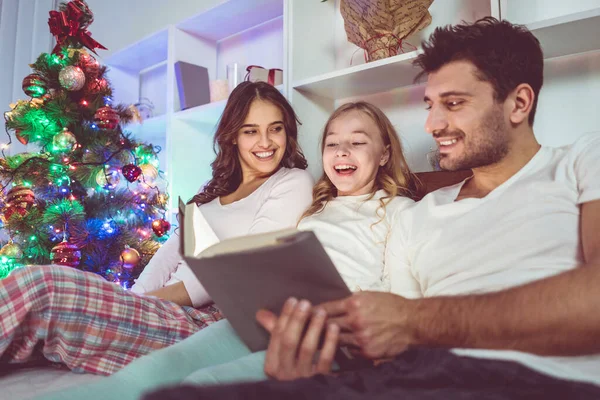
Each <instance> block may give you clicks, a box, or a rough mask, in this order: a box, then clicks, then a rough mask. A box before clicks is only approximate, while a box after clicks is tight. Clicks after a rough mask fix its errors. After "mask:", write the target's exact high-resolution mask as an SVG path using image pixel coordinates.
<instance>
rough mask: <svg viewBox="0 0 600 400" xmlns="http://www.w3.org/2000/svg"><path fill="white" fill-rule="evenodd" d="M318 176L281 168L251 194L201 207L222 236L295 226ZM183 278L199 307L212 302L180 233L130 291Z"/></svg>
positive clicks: (161, 251)
mask: <svg viewBox="0 0 600 400" xmlns="http://www.w3.org/2000/svg"><path fill="white" fill-rule="evenodd" d="M312 187H313V179H312V177H311V175H310V174H309V173H308V172H307V171H304V170H301V169H297V168H292V169H289V168H281V169H280V170H279V171H277V172H276V173H275V174H273V175H272V176H271V177H269V179H267V181H265V182H264V183H263V184H262V185H261V186H260V187H259V188H258V189H256V190H255V191H254V192H252V193H251V194H250V195H248V196H247V197H245V198H243V199H241V200H238V201H235V202H233V203H231V204H226V205H222V204H221V200H220V198H218V197H217V198H216V199H214V200H212V201H211V202H209V203H206V204H202V205H201V206H200V210H201V211H202V215H203V216H204V218H206V221H207V222H208V224H209V225H210V226H211V228H212V229H213V231H214V232H215V234H216V235H217V237H218V238H219V240H224V239H228V238H232V237H236V236H245V235H251V234H255V233H263V232H269V231H276V230H279V229H286V228H293V227H295V226H296V224H297V223H298V219H299V218H300V216H301V215H302V213H303V212H304V211H305V210H306V209H307V208H308V206H309V205H310V204H311V201H312ZM177 282H183V284H184V285H185V288H186V290H187V292H188V294H189V296H190V299H191V300H192V304H193V305H194V307H199V306H201V305H204V304H206V303H208V302H209V301H210V297H209V296H208V294H207V293H206V290H204V288H203V287H202V285H201V284H200V282H199V281H198V279H197V278H196V276H195V275H194V273H193V272H192V270H191V269H190V267H188V265H187V264H186V263H185V261H183V259H182V258H181V254H180V253H179V235H178V233H177V231H176V232H175V233H174V234H173V235H171V237H170V238H169V239H168V240H167V241H166V242H165V243H164V244H163V245H162V247H161V248H160V249H158V251H157V252H156V254H154V257H152V259H151V260H150V262H149V263H148V265H146V267H145V268H144V270H143V271H142V273H141V274H140V276H139V278H138V279H137V280H136V282H135V285H133V287H132V288H131V291H133V292H135V293H140V294H143V293H147V292H149V291H152V290H156V289H159V288H161V287H163V286H166V285H171V284H173V283H177Z"/></svg>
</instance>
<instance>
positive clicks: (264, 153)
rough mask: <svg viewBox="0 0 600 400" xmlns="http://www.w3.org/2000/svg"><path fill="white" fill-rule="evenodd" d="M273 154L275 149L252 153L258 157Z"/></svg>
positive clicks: (266, 156)
mask: <svg viewBox="0 0 600 400" xmlns="http://www.w3.org/2000/svg"><path fill="white" fill-rule="evenodd" d="M273 154H275V151H261V152H260V153H254V155H255V156H256V157H258V158H269V157H271V156H272V155H273Z"/></svg>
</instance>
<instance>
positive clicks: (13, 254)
mask: <svg viewBox="0 0 600 400" xmlns="http://www.w3.org/2000/svg"><path fill="white" fill-rule="evenodd" d="M0 256H3V257H8V258H12V259H16V260H18V259H20V258H21V257H23V251H22V250H21V246H19V245H18V244H16V243H14V242H13V241H12V240H11V241H9V242H8V243H7V244H6V245H4V247H2V248H1V249H0Z"/></svg>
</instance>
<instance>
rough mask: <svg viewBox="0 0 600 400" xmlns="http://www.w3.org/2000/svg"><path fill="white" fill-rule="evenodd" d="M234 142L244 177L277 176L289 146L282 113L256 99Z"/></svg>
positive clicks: (276, 108) (268, 103) (265, 102)
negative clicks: (287, 145) (286, 147)
mask: <svg viewBox="0 0 600 400" xmlns="http://www.w3.org/2000/svg"><path fill="white" fill-rule="evenodd" d="M234 143H235V144H236V145H237V150H238V157H239V160H240V164H241V166H242V174H243V176H244V177H248V176H269V175H272V174H273V173H275V172H276V171H277V169H279V165H280V164H281V160H282V159H283V155H284V154H285V146H286V143H287V135H286V132H285V127H284V125H283V114H282V112H281V110H280V109H279V108H278V107H277V106H275V105H273V104H272V103H270V102H267V101H263V100H254V101H253V102H252V104H251V105H250V110H249V112H248V115H247V116H246V120H245V121H244V125H243V126H242V128H241V129H240V131H239V132H238V135H237V138H236V140H235V141H234Z"/></svg>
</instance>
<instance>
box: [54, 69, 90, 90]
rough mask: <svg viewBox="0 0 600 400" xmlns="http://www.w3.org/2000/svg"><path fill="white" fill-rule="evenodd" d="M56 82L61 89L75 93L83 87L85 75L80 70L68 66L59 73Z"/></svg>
mask: <svg viewBox="0 0 600 400" xmlns="http://www.w3.org/2000/svg"><path fill="white" fill-rule="evenodd" d="M58 81H59V82H60V86H62V87H63V88H65V89H67V90H69V91H72V92H76V91H78V90H81V88H83V85H85V74H84V73H83V70H82V69H81V68H79V67H74V66H72V65H69V66H67V67H64V68H63V69H62V70H61V71H60V72H59V74H58Z"/></svg>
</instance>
